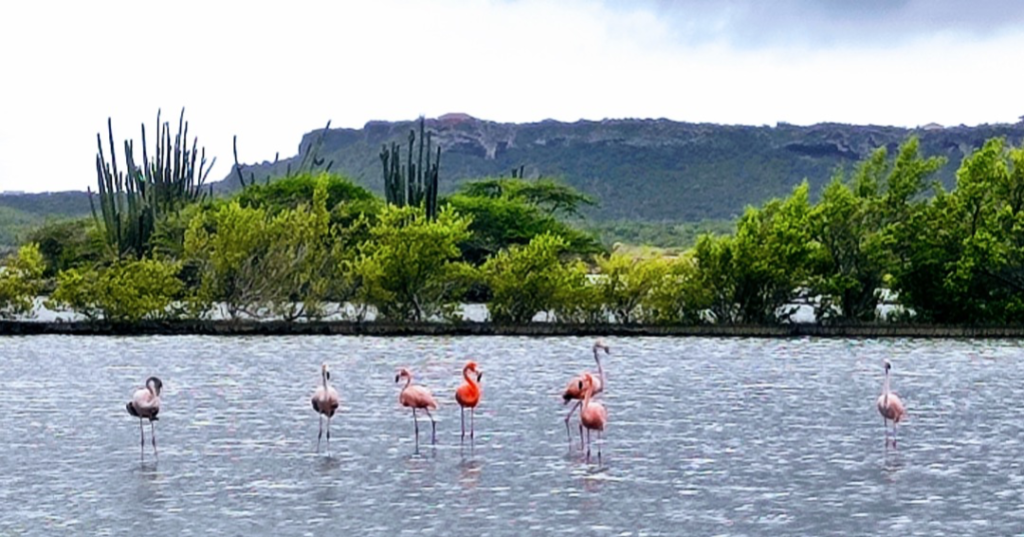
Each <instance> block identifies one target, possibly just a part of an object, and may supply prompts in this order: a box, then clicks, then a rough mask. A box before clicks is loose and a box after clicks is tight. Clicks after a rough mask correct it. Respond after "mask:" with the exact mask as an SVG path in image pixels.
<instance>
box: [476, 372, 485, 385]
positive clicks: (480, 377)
mask: <svg viewBox="0 0 1024 537" xmlns="http://www.w3.org/2000/svg"><path fill="white" fill-rule="evenodd" d="M482 378H484V372H483V371H477V372H476V381H477V382H480V379H482Z"/></svg>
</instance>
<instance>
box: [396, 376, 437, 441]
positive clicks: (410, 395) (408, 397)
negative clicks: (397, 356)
mask: <svg viewBox="0 0 1024 537" xmlns="http://www.w3.org/2000/svg"><path fill="white" fill-rule="evenodd" d="M403 378H404V379H405V386H404V387H403V388H402V392H401V393H399V394H398V402H399V403H400V404H401V405H402V406H404V407H406V408H411V409H412V423H413V427H414V428H415V431H416V447H417V448H419V445H420V424H419V422H418V421H417V419H416V410H422V411H424V412H426V413H427V417H428V418H430V439H431V442H432V443H436V442H437V423H435V422H434V416H432V415H431V414H430V409H432V408H433V409H436V408H437V401H436V400H435V399H434V396H433V395H431V393H430V390H428V389H426V388H424V387H423V386H417V385H413V383H412V372H410V371H409V370H408V369H406V368H404V367H403V368H402V369H400V370H399V371H398V374H397V375H395V382H396V383H397V382H399V381H400V380H402V379H403Z"/></svg>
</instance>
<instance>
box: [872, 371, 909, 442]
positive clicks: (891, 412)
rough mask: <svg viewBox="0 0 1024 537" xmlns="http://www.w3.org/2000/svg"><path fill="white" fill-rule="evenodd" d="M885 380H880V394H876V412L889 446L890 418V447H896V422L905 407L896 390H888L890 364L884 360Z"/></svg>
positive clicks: (901, 418) (898, 420)
mask: <svg viewBox="0 0 1024 537" xmlns="http://www.w3.org/2000/svg"><path fill="white" fill-rule="evenodd" d="M884 364H885V380H884V381H883V382H882V395H879V396H878V403H877V405H878V413H879V414H881V415H882V424H883V425H884V426H885V445H886V447H888V446H889V420H892V447H896V429H897V424H899V422H900V421H902V420H903V416H905V415H906V413H907V411H906V408H905V407H904V406H903V401H902V400H900V396H899V395H896V392H893V391H890V390H889V370H890V369H892V364H891V363H889V360H885V362H884Z"/></svg>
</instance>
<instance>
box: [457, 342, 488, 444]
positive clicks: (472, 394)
mask: <svg viewBox="0 0 1024 537" xmlns="http://www.w3.org/2000/svg"><path fill="white" fill-rule="evenodd" d="M470 371H472V372H473V373H476V375H475V376H476V379H473V378H472V377H470V376H469V372H470ZM483 376H484V372H483V371H480V370H479V369H477V365H476V362H474V361H472V360H470V361H468V362H466V365H465V367H463V368H462V378H464V379H465V380H466V381H465V382H463V383H462V385H461V386H459V388H458V389H457V390H455V401H456V402H458V403H459V407H461V412H462V439H463V440H465V438H466V409H467V408H469V438H470V439H472V438H473V432H474V430H475V426H474V419H473V418H474V415H475V413H476V405H477V404H479V403H480V397H481V396H482V395H483V389H482V388H480V379H481V378H482V377H483Z"/></svg>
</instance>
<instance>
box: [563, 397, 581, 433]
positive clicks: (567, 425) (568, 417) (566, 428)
mask: <svg viewBox="0 0 1024 537" xmlns="http://www.w3.org/2000/svg"><path fill="white" fill-rule="evenodd" d="M579 407H580V402H579V401H576V402H575V403H573V405H572V408H570V409H569V413H568V414H566V415H565V436H566V437H567V438H568V439H569V442H570V443H572V430H571V429H569V420H571V419H572V415H573V413H574V412H576V409H577V408H579Z"/></svg>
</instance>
